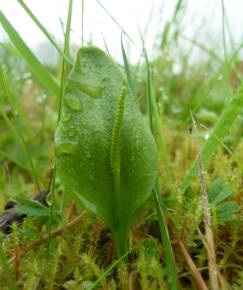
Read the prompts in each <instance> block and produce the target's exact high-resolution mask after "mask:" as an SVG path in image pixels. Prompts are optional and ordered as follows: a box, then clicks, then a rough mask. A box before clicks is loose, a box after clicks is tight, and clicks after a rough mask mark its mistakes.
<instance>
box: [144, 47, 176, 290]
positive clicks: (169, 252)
mask: <svg viewBox="0 0 243 290" xmlns="http://www.w3.org/2000/svg"><path fill="white" fill-rule="evenodd" d="M144 54H145V60H146V67H147V88H148V89H147V94H148V104H147V105H148V112H149V120H150V127H151V131H152V133H154V129H153V114H152V113H155V115H156V116H157V114H156V112H157V110H153V109H154V106H153V99H154V98H153V95H152V90H153V87H152V82H151V75H150V68H149V62H148V57H147V53H146V50H145V48H144ZM152 107H153V109H152ZM156 107H157V106H156ZM158 121H159V120H158V116H157V117H156V122H158ZM159 123H160V122H159ZM161 141H162V142H164V141H163V139H162V140H161ZM153 197H154V204H155V209H156V213H157V217H158V221H159V228H160V236H161V240H162V244H163V247H164V254H165V261H166V267H167V276H168V283H169V285H170V289H171V290H178V289H179V285H178V278H177V269H176V265H175V259H174V254H173V249H172V246H171V243H170V236H169V231H168V228H167V224H166V217H165V214H164V211H163V207H162V204H161V198H160V190H159V181H158V180H157V182H156V184H155V186H154V189H153Z"/></svg>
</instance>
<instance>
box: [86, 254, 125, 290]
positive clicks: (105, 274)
mask: <svg viewBox="0 0 243 290" xmlns="http://www.w3.org/2000/svg"><path fill="white" fill-rule="evenodd" d="M129 253H130V251H127V252H126V253H125V254H124V255H123V256H121V257H120V258H119V259H117V260H116V261H115V262H114V263H112V264H111V266H110V267H109V268H108V269H107V270H106V271H105V272H104V273H103V274H102V275H100V277H99V278H98V279H97V280H96V282H95V283H94V284H93V285H92V286H91V287H89V288H88V290H93V289H97V286H98V285H99V284H100V282H102V280H103V279H105V277H107V276H108V275H109V273H110V272H111V271H112V270H113V269H114V268H115V267H116V266H117V265H118V264H119V263H121V261H123V259H124V258H126V256H127V255H128V254H129Z"/></svg>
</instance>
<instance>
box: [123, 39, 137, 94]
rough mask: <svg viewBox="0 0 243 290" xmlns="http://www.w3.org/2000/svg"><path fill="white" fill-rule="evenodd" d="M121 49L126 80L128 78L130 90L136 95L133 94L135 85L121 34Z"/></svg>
mask: <svg viewBox="0 0 243 290" xmlns="http://www.w3.org/2000/svg"><path fill="white" fill-rule="evenodd" d="M121 49H122V57H123V63H124V67H125V72H126V75H127V80H128V83H129V86H130V88H131V91H132V93H133V95H136V94H135V86H134V84H133V80H132V76H131V71H130V66H129V62H128V59H127V55H126V51H125V48H124V45H123V40H122V35H121Z"/></svg>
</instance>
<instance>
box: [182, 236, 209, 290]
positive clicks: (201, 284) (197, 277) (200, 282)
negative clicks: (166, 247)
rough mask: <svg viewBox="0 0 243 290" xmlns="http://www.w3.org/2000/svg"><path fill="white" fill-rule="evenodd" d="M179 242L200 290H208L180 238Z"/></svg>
mask: <svg viewBox="0 0 243 290" xmlns="http://www.w3.org/2000/svg"><path fill="white" fill-rule="evenodd" d="M177 241H178V245H179V246H180V248H181V251H182V253H183V255H184V257H185V259H186V261H187V265H188V267H189V268H190V270H191V273H192V276H193V278H194V279H195V281H196V284H197V287H198V289H199V290H208V287H207V285H206V283H205V281H204V280H203V278H202V276H201V274H200V272H199V271H198V269H197V267H196V265H195V264H194V262H193V260H192V258H191V256H190V254H189V253H188V251H187V249H186V247H185V245H184V243H183V241H182V240H181V239H180V238H178V239H177Z"/></svg>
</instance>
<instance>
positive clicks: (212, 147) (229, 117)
mask: <svg viewBox="0 0 243 290" xmlns="http://www.w3.org/2000/svg"><path fill="white" fill-rule="evenodd" d="M242 108H243V85H242V86H241V87H240V89H239V90H238V91H237V92H236V93H235V95H234V96H233V98H232V99H231V102H230V103H229V105H228V106H227V107H226V108H225V110H224V111H223V113H222V114H221V116H220V118H219V119H218V121H217V122H216V124H215V126H214V129H213V131H212V133H211V134H210V137H209V138H208V140H207V142H206V143H205V144H204V146H203V148H202V159H203V163H204V164H205V165H206V164H207V162H208V161H209V160H210V159H211V158H212V156H213V154H214V153H215V151H216V150H217V148H218V146H219V142H218V140H217V139H223V138H224V137H225V136H226V135H227V133H228V132H229V130H230V128H231V126H232V125H233V123H234V121H235V119H236V117H237V116H238V115H239V113H240V112H241V110H242ZM215 136H217V138H216V137H215ZM197 175H198V163H197V161H195V162H194V164H193V165H192V167H191V169H190V171H189V173H188V174H187V176H186V177H185V179H184V181H183V183H182V186H181V190H182V192H184V191H185V190H186V189H187V188H188V186H189V185H190V181H191V178H192V177H193V176H197Z"/></svg>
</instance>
